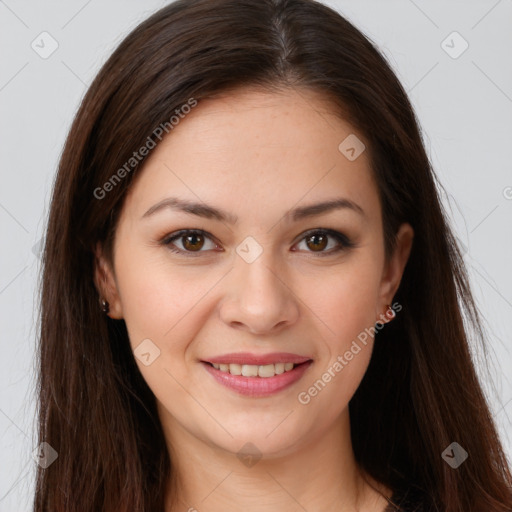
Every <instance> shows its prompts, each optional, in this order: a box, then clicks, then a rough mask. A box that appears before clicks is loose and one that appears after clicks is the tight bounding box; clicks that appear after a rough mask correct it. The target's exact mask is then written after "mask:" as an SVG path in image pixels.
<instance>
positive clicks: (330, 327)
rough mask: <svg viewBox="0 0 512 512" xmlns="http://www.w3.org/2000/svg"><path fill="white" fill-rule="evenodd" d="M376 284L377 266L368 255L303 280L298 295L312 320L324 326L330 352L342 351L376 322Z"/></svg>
mask: <svg viewBox="0 0 512 512" xmlns="http://www.w3.org/2000/svg"><path fill="white" fill-rule="evenodd" d="M378 284H379V280H378V271H377V266H376V265H375V262H374V261H372V260H371V259H370V258H368V259H363V258H358V259H357V260H356V259H355V258H354V261H350V262H347V264H346V265H340V266H339V268H337V269H336V270H332V271H331V272H328V273H327V272H326V273H324V274H323V275H316V276H314V277H311V281H310V282H309V283H307V282H303V288H302V292H301V296H303V297H305V298H306V299H305V302H306V303H307V305H308V307H309V311H311V313H312V316H313V319H314V320H316V321H315V323H317V324H318V325H319V326H320V327H322V326H323V327H322V333H325V337H326V338H325V339H326V341H327V340H328V345H329V347H330V349H331V352H333V353H334V352H337V353H343V352H344V351H345V350H347V348H346V347H348V346H350V344H351V341H352V340H353V339H356V338H357V336H358V335H359V334H360V333H361V332H364V331H365V329H368V328H369V327H372V326H374V325H375V321H376V316H375V307H376V302H377V298H378ZM307 290H309V291H308V292H307ZM311 290H314V293H311ZM333 355H334V354H333Z"/></svg>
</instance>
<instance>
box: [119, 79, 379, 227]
mask: <svg viewBox="0 0 512 512" xmlns="http://www.w3.org/2000/svg"><path fill="white" fill-rule="evenodd" d="M347 137H349V139H348V140H352V139H350V137H357V139H359V140H360V141H361V142H362V141H363V140H364V137H363V135H362V134H360V133H358V132H357V131H356V130H355V129H354V127H352V126H351V125H350V124H349V123H348V122H347V121H345V120H343V119H342V118H340V117H339V116H337V115H336V114H335V110H334V105H332V104H331V103H330V102H329V101H328V100H327V99H326V98H324V97H322V96H321V95H319V94H318V93H316V92H312V91H310V90H300V91H299V90H295V89H287V90H283V91H280V92H278V93H277V92H264V91H260V90H254V89H241V90H238V91H235V92H230V93H226V94H222V95H220V96H218V97H216V98H213V99H206V100H201V101H200V102H199V103H198V105H197V106H195V107H194V108H193V109H191V111H190V113H188V114H186V115H182V116H181V118H180V120H179V122H178V123H177V124H176V125H175V126H174V127H173V129H172V131H171V132H170V133H169V135H167V136H166V137H165V138H163V140H162V141H161V142H160V143H159V144H158V145H157V146H156V148H155V149H153V150H152V152H151V153H150V155H149V157H148V159H147V160H146V162H145V164H144V166H143V168H142V170H141V172H140V175H139V176H138V177H137V180H136V183H135V184H134V186H133V188H132V190H131V192H130V198H129V201H128V200H127V202H129V203H130V208H132V209H135V210H137V213H139V214H140V215H142V214H143V213H144V212H145V211H146V210H147V208H149V207H150V206H152V205H153V204H154V203H156V202H158V201H160V200H162V199H165V197H167V196H170V195H172V196H180V197H183V198H184V199H189V200H193V201H198V200H201V201H205V202H207V203H208V204H214V205H219V206H220V205H221V206H222V207H223V208H224V209H227V210H230V211H233V213H236V215H237V216H238V217H239V218H241V219H243V218H245V217H252V218H253V219H254V216H255V214H258V215H259V216H260V219H259V220H260V221H261V222H264V223H265V222H266V223H269V222H270V223H271V222H272V219H275V218H276V216H278V215H282V213H283V211H285V210H287V209H290V208H292V207H294V206H296V205H300V204H302V203H303V204H307V203H311V202H315V201H319V200H325V199H329V198H332V197H334V196H336V197H338V196H340V195H342V196H345V197H348V198H350V199H351V200H353V201H355V202H358V203H359V204H361V205H362V206H363V205H366V207H365V206H363V208H365V210H371V209H372V208H375V207H378V204H375V203H378V195H377V190H376V186H375V184H374V181H373V176H372V172H371V170H370V165H369V156H368V155H367V152H366V151H363V152H362V153H361V154H360V156H358V157H357V158H356V159H355V160H349V159H348V158H347V157H346V156H345V154H344V153H343V152H342V151H340V149H339V146H340V143H342V142H343V141H344V140H347ZM142 210H143V211H142Z"/></svg>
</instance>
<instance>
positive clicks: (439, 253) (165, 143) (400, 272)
mask: <svg viewBox="0 0 512 512" xmlns="http://www.w3.org/2000/svg"><path fill="white" fill-rule="evenodd" d="M435 179H436V178H435V174H434V173H433V171H432V169H431V166H430V163H429V160H428V157H427V155H426V153H425V149H424V147H423V145H422V141H421V135H420V128H419V126H418V123H417V120H416V118H415V115H414V112H413V110H412V108H411V105H410V103H409V101H408V99H407V96H406V94H405V92H404V90H403V88H402V87H401V85H400V83H399V81H398V80H397V78H396V77H395V75H394V74H393V72H392V71H391V69H390V67H389V66H388V64H387V63H386V61H385V59H384V58H383V57H382V55H381V54H380V53H379V52H378V51H377V49H376V48H375V47H374V45H373V44H372V43H371V42H370V41H369V40H368V39H367V38H365V37H364V36H363V35H362V34H361V33H360V32H359V31H358V30H357V29H356V28H355V27H353V26H352V25H351V24H350V23H349V22H348V21H346V20H345V19H344V18H343V17H341V16H340V15H339V14H337V13H336V12H334V11H332V10H331V9H329V8H328V7H326V6H324V5H322V4H319V3H316V2H313V1H310V0H290V1H278V0H275V1H271V0H263V1H261V0H258V1H254V0H242V1H240V0H194V1H181V0H180V1H177V2H174V3H172V4H170V5H169V6H167V7H165V8H164V9H162V10H160V11H159V12H157V13H156V14H154V15H153V16H152V17H151V18H149V19H148V20H146V21H145V22H144V23H142V24H141V25H140V26H139V27H137V28H136V29H135V30H134V31H133V32H132V33H131V34H130V35H129V36H128V37H127V38H126V39H125V40H124V41H123V42H122V43H121V44H120V46H119V47H118V48H117V50H116V51H115V52H114V54H113V55H112V56H111V58H110V59H109V60H108V61H107V62H106V64H105V65H104V66H103V68H102V70H101V71H100V73H99V74H98V76H97V78H96V79H95V81H94V82H93V84H92V85H91V87H90V88H89V91H88V92H87V94H86V96H85V98H84V100H83V102H82V105H81V107H80V109H79V112H78V113H77V115H76V119H75V121H74V124H73V126H72V128H71V131H70V133H69V137H68V140H67V142H66V145H65V148H64V151H63V154H62V158H61V162H60V166H59V171H58V175H57V179H56V183H55V187H54V192H53V198H52V204H51V210H50V215H49V220H48V231H47V236H46V245H45V250H44V272H43V283H42V299H41V300H42V302H41V340H40V424H39V437H40V441H41V442H42V443H43V442H44V443H48V446H50V447H51V449H52V450H55V452H56V453H57V454H58V457H57V458H56V460H54V461H53V462H52V463H51V464H49V465H48V464H41V467H40V468H39V471H38V479H37V490H36V496H35V508H34V510H35V511H36V512H43V511H59V512H60V511H66V512H71V511H100V510H102V511H116V512H119V511H132V510H137V511H164V510H165V511H166V512H171V511H172V512H175V511H178V510H189V511H192V510H205V511H206V510H208V511H217V510H221V509H222V510H226V509H228V510H230V509H239V508H241V507H244V509H245V510H250V511H253V510H267V511H268V510H270V511H273V510H277V509H279V510H283V509H284V510H322V511H323V510H325V511H327V510H343V511H355V510H361V511H363V510H364V511H365V512H370V511H371V512H382V511H395V510H403V511H410V510H422V511H434V510H435V511H444V512H456V511H457V512H458V511H461V510H464V511H477V512H480V511H486V512H498V511H506V510H510V509H511V506H512V497H511V491H510V486H511V484H512V477H511V473H510V469H509V467H508V464H507V460H506V458H505V455H504V453H503V450H502V447H501V444H500V441H499V438H498V435H497V432H496V428H495V425H494V423H493V420H492V417H491V414H490V410H489V407H488V405H487V403H486V401H485V398H484V395H483V392H482V389H481V386H480V384H479V382H478V379H477V376H476V373H475V369H474V366H473V363H472V360H471V357H470V352H469V349H468V339H469V336H470V333H469V331H466V330H465V328H467V326H468V325H471V326H472V328H473V331H474V332H475V333H476V335H477V336H479V337H480V338H483V333H482V329H481V325H480V319H479V315H478V311H477V309H476V307H475V304H474V302H473V299H472V296H471V292H470V288H469V285H468V279H467V275H466V271H465V268H464V264H463V261H462V258H461V254H460V252H459V250H458V248H457V245H456V242H455V238H454V236H453V234H452V233H451V231H450V229H449V227H448V224H447V221H446V217H445V214H444V212H443V210H442V208H441V203H440V199H439V195H438V191H437V188H436V187H437V185H438V183H437V182H436V180H435ZM463 320H467V322H466V323H463ZM45 446H46V445H45ZM44 456H45V455H44V453H43V457H44Z"/></svg>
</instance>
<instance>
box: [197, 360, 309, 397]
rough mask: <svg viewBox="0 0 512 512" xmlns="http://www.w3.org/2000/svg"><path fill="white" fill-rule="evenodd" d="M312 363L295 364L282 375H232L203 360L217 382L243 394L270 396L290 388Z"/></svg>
mask: <svg viewBox="0 0 512 512" xmlns="http://www.w3.org/2000/svg"><path fill="white" fill-rule="evenodd" d="M312 363H313V361H306V362H305V363H302V364H299V365H297V366H295V368H293V370H290V371H288V372H284V373H281V374H280V375H274V377H243V376H242V375H231V374H230V373H228V372H223V371H221V370H217V369H216V368H214V367H213V366H211V365H210V364H209V363H205V362H202V364H203V365H204V367H205V368H206V371H208V372H209V373H210V374H211V375H212V376H213V378H214V379H215V380H216V381H217V382H219V383H220V384H223V385H224V386H226V387H227V388H229V389H232V390H234V391H236V392H237V393H240V394H241V395H245V396H251V397H261V396H269V395H273V394H274V393H278V392H279V391H282V390H283V389H285V388H288V387H289V386H291V385H293V384H295V382H297V381H298V380H299V379H300V378H301V377H302V376H303V375H304V372H305V371H306V370H307V369H308V368H309V367H310V366H311V364H312Z"/></svg>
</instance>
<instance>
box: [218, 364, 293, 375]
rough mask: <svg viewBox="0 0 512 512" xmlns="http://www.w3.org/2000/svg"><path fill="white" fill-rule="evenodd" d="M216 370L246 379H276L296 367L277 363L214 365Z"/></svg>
mask: <svg viewBox="0 0 512 512" xmlns="http://www.w3.org/2000/svg"><path fill="white" fill-rule="evenodd" d="M212 365H213V367H214V368H217V370H220V371H221V372H226V373H231V375H243V376H244V377H263V378H266V377H274V375H281V373H284V372H289V371H290V370H292V369H293V367H294V366H295V365H294V364H293V363H276V364H265V365H261V366H258V365H254V364H243V365H240V364H235V363H232V364H224V363H223V364H216V363H212Z"/></svg>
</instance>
